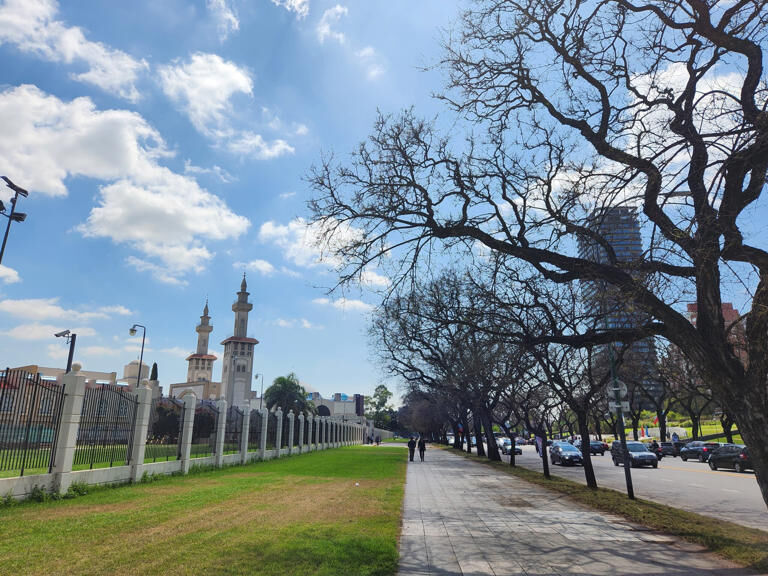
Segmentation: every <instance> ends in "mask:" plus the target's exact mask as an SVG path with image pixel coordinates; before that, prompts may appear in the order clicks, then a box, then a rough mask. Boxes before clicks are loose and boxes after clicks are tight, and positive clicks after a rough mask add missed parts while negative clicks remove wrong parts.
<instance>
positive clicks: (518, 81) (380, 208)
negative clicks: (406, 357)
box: [310, 0, 768, 502]
mask: <svg viewBox="0 0 768 576" xmlns="http://www.w3.org/2000/svg"><path fill="white" fill-rule="evenodd" d="M766 24H768V7H767V6H766V3H765V2H762V1H754V0H753V1H747V0H735V1H728V2H726V1H717V0H686V1H658V2H656V1H654V2H646V3H633V2H629V1H626V0H605V1H600V2H594V1H589V2H582V1H579V0H564V1H555V2H553V1H549V0H532V1H525V2H516V1H513V0H483V1H478V2H476V3H475V4H474V7H473V8H472V9H470V10H469V11H467V12H466V13H465V14H464V15H463V17H462V21H461V27H460V31H459V33H457V34H456V35H455V36H454V37H449V38H448V39H447V40H446V47H445V48H446V50H445V58H444V61H443V62H442V65H443V67H444V69H445V70H447V71H448V74H449V83H448V86H447V89H446V92H445V94H443V95H442V96H441V97H442V98H443V99H444V101H445V102H446V106H447V108H448V109H450V110H452V111H453V112H455V113H456V114H457V118H459V119H460V120H458V121H457V124H456V125H457V126H466V127H467V133H468V134H469V136H467V137H466V138H465V139H463V140H461V139H456V138H449V137H448V136H445V135H442V134H440V131H439V130H438V128H437V124H435V123H430V122H425V121H423V120H421V119H419V118H418V117H417V116H416V114H415V113H414V112H412V111H407V112H404V113H403V114H401V115H399V116H382V117H381V118H380V120H379V121H378V122H377V124H376V125H375V127H374V129H373V132H372V134H371V136H370V137H369V139H368V140H367V141H366V142H364V143H363V144H361V145H360V147H359V149H358V150H357V151H356V152H355V154H354V155H353V156H352V158H351V159H350V160H349V161H347V162H342V163H340V164H339V163H336V162H335V161H333V159H332V158H328V159H326V161H324V162H323V163H322V164H321V165H320V166H318V167H316V168H315V169H314V170H313V172H312V173H311V175H310V180H311V183H312V185H313V187H314V189H315V199H314V200H313V202H312V204H311V206H312V208H313V210H314V214H315V219H316V220H317V221H321V222H323V224H324V228H323V229H324V230H326V232H327V238H326V239H327V240H330V239H331V238H334V236H335V235H336V234H337V233H338V232H339V231H341V230H344V231H347V230H348V229H349V227H354V228H355V229H358V230H359V234H357V235H355V236H354V238H353V239H352V240H350V241H348V242H346V243H343V245H342V246H338V245H336V251H337V252H338V254H339V255H340V256H342V259H343V262H344V268H343V270H341V274H342V281H344V280H347V279H351V278H354V277H355V276H356V275H358V274H359V273H360V272H361V270H362V269H363V268H364V267H365V266H366V265H368V264H370V263H371V262H374V261H377V262H379V261H381V260H382V258H383V257H385V256H386V258H385V259H386V260H387V261H388V262H389V263H394V264H396V265H399V269H398V272H399V274H397V275H396V276H395V278H396V279H400V280H402V279H403V278H404V277H405V275H406V274H407V273H409V272H414V271H415V270H417V268H418V265H417V263H419V262H423V260H424V257H425V255H431V254H432V253H431V250H432V249H434V248H435V247H436V246H440V247H449V248H450V249H451V250H453V251H454V253H457V250H458V249H459V247H460V246H461V247H463V248H466V249H472V250H474V253H475V254H476V253H477V246H478V245H480V246H483V248H484V249H485V250H489V251H491V252H492V253H497V254H502V255H504V256H506V257H510V258H513V259H518V260H522V261H525V262H527V263H528V264H529V265H530V266H531V267H532V268H533V269H534V270H535V271H536V273H537V274H538V275H539V276H540V277H541V278H544V279H547V280H549V281H552V282H556V283H564V284H567V283H572V282H575V281H594V282H601V283H604V284H605V285H610V286H613V287H614V289H615V290H616V291H620V292H621V293H622V294H624V295H625V296H626V298H627V299H628V300H629V301H631V302H632V303H633V305H634V306H636V307H637V308H638V309H641V310H643V311H644V312H645V313H646V314H647V315H648V318H649V321H648V322H646V323H644V324H643V325H642V326H640V327H638V329H637V334H636V336H637V337H642V336H646V335H648V334H656V335H660V336H663V337H664V338H666V339H667V340H669V341H670V342H672V343H674V344H676V345H677V346H678V347H680V349H682V350H683V352H684V353H685V355H686V356H687V357H688V358H690V359H691V361H692V362H694V363H695V365H696V366H698V367H700V370H701V372H702V375H703V376H704V377H706V378H707V380H708V381H709V382H711V383H712V386H713V392H714V393H716V395H717V396H718V397H719V398H721V399H722V402H723V403H724V405H725V407H726V408H727V410H728V412H729V413H730V414H732V415H733V416H734V418H735V419H736V421H737V422H738V425H739V428H740V431H741V432H742V435H743V437H744V438H745V440H746V441H747V443H748V444H749V445H750V450H751V453H752V455H753V459H754V461H755V463H756V464H755V465H756V468H757V478H758V482H759V484H760V487H761V490H762V493H763V496H764V498H765V500H766V502H768V447H766V445H765V443H764V442H763V437H764V433H765V430H768V386H766V376H767V374H768V355H766V354H765V350H766V349H768V252H766V250H765V248H764V247H763V246H760V245H758V243H757V242H754V241H752V240H751V239H750V238H748V237H747V236H746V235H745V233H744V221H745V219H746V218H748V217H749V216H750V208H751V207H753V206H754V205H755V204H756V202H757V200H758V199H759V198H760V195H761V194H763V193H764V191H765V180H766V171H767V170H768V112H767V111H766V102H767V96H768V91H767V90H766V77H765V71H764V69H763V55H764V53H765V48H766V33H768V26H767V25H766ZM615 206H631V207H636V208H637V210H638V212H639V213H640V214H641V215H642V218H643V226H644V230H646V231H647V233H648V236H649V239H650V241H649V242H647V247H646V249H645V251H644V253H643V254H642V257H641V258H637V259H634V260H631V261H626V260H622V259H620V258H618V257H617V256H616V254H615V253H614V251H613V249H612V247H611V244H610V243H609V242H608V241H607V240H606V238H603V237H601V236H600V234H599V233H598V232H597V231H596V230H598V229H599V228H598V227H597V226H596V223H598V222H600V221H601V219H603V218H604V217H605V215H606V213H607V212H608V211H609V210H610V209H611V208H612V207H615ZM579 241H582V242H583V241H590V242H593V243H596V244H598V245H600V246H602V248H603V250H604V251H605V253H606V254H607V258H606V259H605V260H604V261H601V262H595V261H593V260H590V259H587V258H583V257H580V256H579V252H578V250H577V246H578V243H579ZM730 274H736V275H737V276H738V277H739V278H740V279H741V280H743V281H744V282H745V283H746V285H747V287H748V288H749V289H750V290H751V299H750V303H749V309H747V310H744V312H745V320H746V328H745V337H744V340H745V342H744V343H745V348H746V356H747V357H748V361H747V362H743V361H742V359H741V358H740V357H739V355H738V354H736V353H735V352H734V349H733V346H732V344H731V343H730V341H729V338H728V328H727V327H726V326H725V325H724V320H723V317H722V313H721V304H722V301H723V300H724V297H723V288H724V282H725V280H726V279H725V276H726V275H730ZM684 301H694V302H695V303H696V304H697V319H696V324H695V325H693V324H691V323H690V322H689V320H688V319H687V318H686V316H685V315H684V314H683V312H682V310H681V305H680V304H681V302H684ZM599 332H600V331H599V330H596V331H595V333H594V334H592V336H591V338H592V342H597V341H599V340H600V338H601V336H600V334H599ZM577 336H578V337H581V338H582V341H581V342H580V345H586V344H587V343H586V342H584V340H583V335H575V336H574V337H577Z"/></svg>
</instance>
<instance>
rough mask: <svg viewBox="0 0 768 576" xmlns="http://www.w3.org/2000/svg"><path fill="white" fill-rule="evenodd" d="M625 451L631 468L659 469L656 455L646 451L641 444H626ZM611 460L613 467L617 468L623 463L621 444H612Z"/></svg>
mask: <svg viewBox="0 0 768 576" xmlns="http://www.w3.org/2000/svg"><path fill="white" fill-rule="evenodd" d="M627 451H628V452H629V462H630V465H631V466H632V468H635V467H637V466H651V467H652V468H658V467H659V459H658V458H656V454H653V453H651V452H649V451H648V448H647V447H646V446H645V444H643V443H642V442H627ZM611 458H612V459H613V465H614V466H618V465H619V464H623V463H624V449H623V447H622V446H621V442H614V443H613V444H612V445H611Z"/></svg>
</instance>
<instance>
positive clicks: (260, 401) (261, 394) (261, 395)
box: [254, 372, 264, 410]
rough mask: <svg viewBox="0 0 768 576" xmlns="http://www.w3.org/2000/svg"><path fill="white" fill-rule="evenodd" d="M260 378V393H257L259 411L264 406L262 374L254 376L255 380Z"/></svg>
mask: <svg viewBox="0 0 768 576" xmlns="http://www.w3.org/2000/svg"><path fill="white" fill-rule="evenodd" d="M259 376H261V392H260V393H259V410H261V408H262V407H263V406H264V372H261V373H259V374H256V375H254V378H256V379H257V380H258V379H259Z"/></svg>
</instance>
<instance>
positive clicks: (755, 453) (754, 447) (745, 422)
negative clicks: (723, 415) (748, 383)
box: [732, 387, 768, 506]
mask: <svg viewBox="0 0 768 576" xmlns="http://www.w3.org/2000/svg"><path fill="white" fill-rule="evenodd" d="M735 401H736V402H738V401H739V399H738V398H737V399H735ZM766 401H768V397H766V395H765V394H762V395H761V394H760V392H759V391H758V390H756V389H755V387H752V388H750V389H749V390H748V391H747V393H746V394H744V396H743V397H742V398H741V402H742V403H743V405H742V406H739V407H738V409H737V410H732V413H734V414H739V432H740V433H741V437H742V438H743V439H744V443H745V444H746V445H747V447H748V448H749V456H750V459H751V460H752V466H754V468H755V478H756V480H757V485H758V486H759V487H760V492H761V493H762V495H763V501H764V502H765V504H766V506H768V442H766V441H765V431H766V430H768V406H766V405H765V404H766Z"/></svg>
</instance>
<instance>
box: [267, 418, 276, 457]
mask: <svg viewBox="0 0 768 576" xmlns="http://www.w3.org/2000/svg"><path fill="white" fill-rule="evenodd" d="M275 442H277V415H275V413H274V412H269V413H268V414H267V450H273V449H274V448H275Z"/></svg>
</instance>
